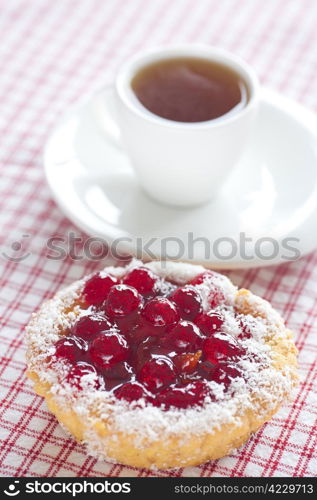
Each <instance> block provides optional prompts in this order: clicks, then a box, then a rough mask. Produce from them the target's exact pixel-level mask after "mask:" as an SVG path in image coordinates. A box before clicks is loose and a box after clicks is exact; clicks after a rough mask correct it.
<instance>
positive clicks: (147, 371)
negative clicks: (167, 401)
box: [139, 356, 176, 392]
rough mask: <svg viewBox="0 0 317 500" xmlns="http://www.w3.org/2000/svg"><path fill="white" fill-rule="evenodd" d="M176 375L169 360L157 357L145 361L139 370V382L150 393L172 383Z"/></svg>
mask: <svg viewBox="0 0 317 500" xmlns="http://www.w3.org/2000/svg"><path fill="white" fill-rule="evenodd" d="M175 379H176V375H175V372H174V368H173V363H172V361H171V359H169V358H167V357H163V356H162V357H158V358H154V359H150V360H149V361H147V362H146V363H145V364H144V365H143V367H142V368H141V370H140V373H139V380H140V381H141V382H142V383H143V384H144V385H145V386H146V387H147V388H148V389H149V390H150V391H152V392H157V391H159V390H161V389H163V388H164V387H167V386H168V385H170V384H171V383H173V382H174V381H175Z"/></svg>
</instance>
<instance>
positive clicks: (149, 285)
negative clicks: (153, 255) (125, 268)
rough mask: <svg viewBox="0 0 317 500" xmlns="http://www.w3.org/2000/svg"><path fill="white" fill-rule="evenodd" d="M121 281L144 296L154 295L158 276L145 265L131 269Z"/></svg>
mask: <svg viewBox="0 0 317 500" xmlns="http://www.w3.org/2000/svg"><path fill="white" fill-rule="evenodd" d="M122 283H124V284H125V285H129V286H132V287H134V288H135V289H136V290H137V291H138V292H139V293H140V294H141V295H143V296H144V297H149V296H153V295H156V293H157V292H158V288H159V287H158V283H159V281H158V276H156V275H155V274H154V273H152V271H151V270H150V269H147V268H146V267H137V268H136V269H132V271H130V272H129V273H128V274H126V275H125V277H124V278H123V280H122Z"/></svg>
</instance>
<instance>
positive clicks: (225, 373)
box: [212, 363, 242, 391]
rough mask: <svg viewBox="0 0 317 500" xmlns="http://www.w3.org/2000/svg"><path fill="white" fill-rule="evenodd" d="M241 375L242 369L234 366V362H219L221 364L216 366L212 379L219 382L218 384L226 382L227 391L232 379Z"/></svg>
mask: <svg viewBox="0 0 317 500" xmlns="http://www.w3.org/2000/svg"><path fill="white" fill-rule="evenodd" d="M241 376H242V373H241V371H240V370H239V369H238V368H236V367H234V366H233V365H232V364H228V363H219V365H218V366H216V368H215V370H214V372H213V375H212V380H213V381H214V382H217V383H218V384H224V386H225V391H227V390H228V389H229V387H230V385H231V382H232V380H233V379H235V378H237V377H241Z"/></svg>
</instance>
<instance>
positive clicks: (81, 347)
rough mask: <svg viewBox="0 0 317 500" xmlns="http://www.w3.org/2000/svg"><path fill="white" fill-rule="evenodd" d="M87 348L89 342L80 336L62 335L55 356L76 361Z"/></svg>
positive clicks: (56, 345)
mask: <svg viewBox="0 0 317 500" xmlns="http://www.w3.org/2000/svg"><path fill="white" fill-rule="evenodd" d="M87 349H88V345H87V343H86V342H85V341H84V340H82V339H80V338H78V337H62V338H61V339H59V340H58V341H57V342H56V344H55V357H56V358H58V359H67V360H68V361H70V362H71V363H75V361H78V359H79V358H80V357H81V356H82V355H83V354H84V353H85V351H87Z"/></svg>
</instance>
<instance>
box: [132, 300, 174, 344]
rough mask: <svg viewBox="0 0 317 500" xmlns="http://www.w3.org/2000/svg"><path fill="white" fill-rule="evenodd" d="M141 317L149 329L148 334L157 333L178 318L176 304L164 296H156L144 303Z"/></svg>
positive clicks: (171, 324)
mask: <svg viewBox="0 0 317 500" xmlns="http://www.w3.org/2000/svg"><path fill="white" fill-rule="evenodd" d="M141 316H142V319H143V320H144V321H145V324H147V325H148V326H149V327H150V329H149V334H151V335H159V334H160V333H161V332H162V331H163V330H166V329H167V328H168V327H171V326H173V325H174V324H175V323H177V321H178V320H179V313H178V311H177V309H176V306H175V305H174V304H173V303H172V302H171V301H170V300H168V299H166V298H165V297H156V298H155V299H152V300H150V301H149V302H148V303H147V304H145V306H144V308H143V311H142V312H141Z"/></svg>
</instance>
